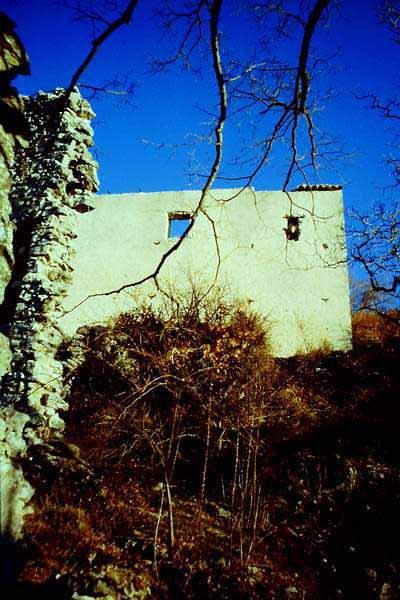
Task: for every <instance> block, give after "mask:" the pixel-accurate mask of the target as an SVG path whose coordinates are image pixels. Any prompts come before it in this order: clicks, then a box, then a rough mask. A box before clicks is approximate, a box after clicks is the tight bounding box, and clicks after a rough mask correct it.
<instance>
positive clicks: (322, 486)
mask: <svg viewBox="0 0 400 600" xmlns="http://www.w3.org/2000/svg"><path fill="white" fill-rule="evenodd" d="M192 300H193V299H192ZM354 332H355V348H354V350H353V351H352V352H349V353H348V354H347V355H345V354H341V353H332V352H331V353H327V352H321V353H318V352H317V353H313V354H312V355H309V356H306V357H304V356H298V357H294V358H292V359H286V360H283V359H280V360H279V359H273V358H272V357H271V356H270V354H269V352H268V340H267V336H266V334H265V329H264V326H263V323H261V321H260V319H259V318H258V317H257V316H255V315H252V314H249V313H248V312H246V311H244V310H243V309H242V308H241V307H238V306H226V305H224V304H223V303H218V304H216V305H213V306H211V305H210V304H208V307H207V308H204V307H203V308H202V309H200V308H199V305H198V303H197V302H195V301H192V302H189V303H188V304H187V305H186V306H185V307H182V306H179V307H177V308H176V309H175V310H171V312H170V314H169V315H168V316H167V317H165V316H164V317H163V316H161V314H157V313H156V312H154V311H153V310H151V309H149V308H144V309H141V310H138V311H136V312H133V313H130V314H126V315H123V316H121V317H120V318H118V319H117V320H116V321H115V322H114V323H112V324H110V325H108V326H107V327H94V328H91V329H87V330H86V332H85V336H84V337H85V343H84V345H85V357H86V358H85V361H84V363H83V364H82V365H81V366H80V367H78V368H77V370H76V373H75V379H74V383H73V386H72V388H71V391H70V395H69V405H70V409H69V411H68V413H67V414H66V415H65V418H66V422H67V429H66V436H65V439H64V441H63V442H57V443H56V442H54V444H53V453H52V456H53V458H52V460H51V461H50V460H49V458H48V456H49V454H48V453H46V450H45V449H43V451H39V450H37V451H36V452H37V454H36V455H35V456H32V457H30V458H31V460H30V461H29V465H30V466H29V472H30V477H31V478H32V480H33V481H34V484H35V487H38V488H39V490H40V491H39V493H38V494H37V495H36V513H35V515H33V516H32V517H30V518H29V520H28V522H27V533H28V536H29V539H30V543H29V547H28V550H27V560H26V565H25V568H24V570H23V571H22V573H21V579H23V580H24V581H31V582H36V583H41V582H45V581H50V580H52V578H54V576H55V575H56V574H61V576H62V577H64V578H69V579H70V580H72V581H74V582H75V584H74V585H75V587H76V589H77V590H78V591H79V592H80V593H86V594H90V593H92V592H93V590H94V583H93V581H94V579H93V578H92V580H90V578H88V577H87V576H84V574H85V573H86V574H87V573H88V572H92V573H99V572H101V571H102V572H104V570H105V569H106V570H107V569H111V568H112V567H113V568H115V569H117V570H118V569H119V570H120V571H121V570H125V571H124V573H129V578H130V579H129V581H130V582H133V585H134V586H135V589H137V590H140V589H141V588H144V587H145V586H147V585H149V587H150V588H151V590H152V591H151V597H152V598H177V599H179V598H204V597H207V598H218V599H224V598H226V599H229V600H232V599H235V598H237V599H239V598H242V599H245V598H246V599H247V598H266V597H268V598H287V597H289V598H307V599H309V598H327V599H329V598H355V597H360V598H379V595H380V593H381V591H382V588H383V587H384V586H386V587H384V590H386V591H387V593H388V594H389V595H388V596H387V597H388V598H390V597H393V598H395V597H398V596H397V593H398V591H399V589H400V588H399V587H398V586H399V583H400V579H399V558H398V550H397V546H398V539H399V533H400V531H399V511H398V501H399V498H400V482H399V481H400V480H399V459H398V455H397V437H398V435H397V428H398V416H399V408H398V397H399V382H398V375H397V373H398V357H399V346H400V328H399V327H398V326H396V325H394V324H393V323H390V322H389V321H385V322H383V321H382V322H381V320H380V317H377V316H374V315H372V314H368V313H365V314H364V315H362V314H359V315H357V316H356V317H355V327H354ZM54 449H56V451H57V456H58V458H57V459H56V460H55V459H54ZM127 577H128V575H127ZM396 590H397V591H396ZM386 591H385V593H386ZM390 594H392V596H390ZM121 598H123V595H122V596H121Z"/></svg>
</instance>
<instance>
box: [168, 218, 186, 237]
mask: <svg viewBox="0 0 400 600" xmlns="http://www.w3.org/2000/svg"><path fill="white" fill-rule="evenodd" d="M191 222H192V216H191V215H190V214H189V213H172V214H169V215H168V237H169V238H181V237H183V236H184V235H185V233H186V231H187V230H188V227H189V226H190V224H191Z"/></svg>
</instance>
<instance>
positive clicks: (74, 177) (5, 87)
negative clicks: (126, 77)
mask: <svg viewBox="0 0 400 600" xmlns="http://www.w3.org/2000/svg"><path fill="white" fill-rule="evenodd" d="M0 24H1V26H2V33H1V38H0V50H1V56H0V76H1V80H0V81H1V85H2V88H1V92H2V98H1V115H0V116H1V125H0V148H1V153H0V161H1V162H0V169H1V171H0V193H1V198H0V199H1V213H0V219H1V220H0V227H1V230H0V231H1V242H0V244H1V245H0V294H1V295H0V299H1V301H2V304H1V312H0V315H1V317H0V326H1V348H2V352H1V368H2V371H3V373H4V372H6V373H5V374H4V376H3V378H2V388H1V389H2V398H1V408H0V442H1V450H0V452H1V456H0V477H1V489H0V493H1V502H2V504H1V528H2V534H3V535H4V536H7V535H8V536H10V537H11V538H18V537H19V536H20V535H21V532H22V525H23V518H24V514H26V512H27V511H29V507H28V503H29V500H30V498H31V496H32V494H33V490H32V489H31V486H30V485H29V483H28V482H27V481H26V480H25V478H24V475H23V473H22V470H21V467H20V466H19V459H20V458H21V457H22V456H23V455H24V454H25V453H26V451H27V447H28V446H29V445H31V444H44V443H45V442H46V440H48V439H49V438H51V437H52V436H54V435H57V432H60V431H61V430H62V428H63V422H62V420H61V418H60V416H59V411H60V410H61V409H63V408H66V405H65V402H64V400H63V394H64V383H63V364H62V363H61V362H60V360H59V359H58V358H57V357H56V352H57V349H58V347H59V345H60V341H61V339H62V334H61V333H60V332H59V329H58V325H57V318H58V316H59V310H60V308H59V307H60V302H61V301H62V298H63V296H64V295H65V294H66V290H67V287H68V285H69V282H70V279H71V270H72V267H71V266H70V261H71V257H72V253H73V249H72V246H71V243H70V242H71V239H72V238H74V236H75V235H76V234H75V232H74V230H75V228H76V227H75V220H76V215H77V211H84V210H86V209H87V207H88V206H89V205H90V203H91V202H92V196H93V194H94V192H95V191H96V190H97V187H98V180H97V175H96V168H97V164H96V163H95V161H94V160H93V158H92V156H91V154H90V153H89V151H88V148H89V147H90V146H91V145H92V133H93V132H92V129H91V127H90V119H92V118H93V116H94V114H93V112H92V110H91V109H90V107H89V105H88V103H87V102H86V101H85V100H83V99H82V98H81V96H80V94H79V93H78V92H77V91H73V92H72V93H71V95H70V96H69V98H68V102H67V103H66V104H65V100H64V90H61V89H60V90H55V92H54V93H51V94H47V93H43V92H39V93H38V94H37V95H36V96H34V97H32V98H28V97H20V96H18V95H17V93H16V91H15V90H14V88H12V86H11V81H12V79H13V78H14V77H15V75H16V74H18V73H25V74H26V73H28V72H29V66H28V60H27V57H26V54H25V52H24V50H23V48H22V45H21V43H20V40H19V38H18V36H17V35H16V34H15V33H14V31H13V23H12V22H11V21H10V20H9V19H8V18H7V17H6V16H5V15H2V16H1V20H0ZM10 117H12V118H10ZM1 374H2V373H0V375H1Z"/></svg>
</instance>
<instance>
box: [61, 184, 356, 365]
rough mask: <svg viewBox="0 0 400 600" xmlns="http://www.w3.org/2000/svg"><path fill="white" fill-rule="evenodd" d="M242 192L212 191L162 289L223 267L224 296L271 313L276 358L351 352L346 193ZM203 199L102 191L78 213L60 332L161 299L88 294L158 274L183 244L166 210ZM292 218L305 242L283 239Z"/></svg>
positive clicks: (207, 279) (141, 290)
mask: <svg viewBox="0 0 400 600" xmlns="http://www.w3.org/2000/svg"><path fill="white" fill-rule="evenodd" d="M238 192H239V190H214V191H213V192H212V197H211V196H210V197H209V199H208V200H207V202H206V204H205V214H200V215H199V216H198V218H197V220H196V224H195V226H194V228H193V230H192V231H191V232H190V235H189V237H188V238H187V239H184V241H183V243H182V245H181V247H180V248H179V250H178V251H177V252H176V253H174V254H173V255H171V256H170V258H169V259H168V260H167V262H166V264H165V265H164V266H163V269H162V272H161V275H160V279H159V281H160V284H161V286H162V288H163V289H166V290H169V291H171V289H172V290H174V289H175V291H176V290H182V289H185V288H187V287H188V286H190V282H191V281H194V282H195V283H196V284H197V285H200V286H202V287H207V285H209V284H210V283H212V282H213V281H214V278H215V276H216V271H217V267H218V264H219V271H218V277H217V285H218V286H219V287H222V288H224V290H225V293H226V295H227V297H230V298H232V297H238V298H240V299H241V300H243V301H244V302H245V303H246V304H249V305H250V306H251V308H252V309H254V310H255V311H257V312H259V313H261V314H262V315H264V316H265V317H266V319H267V321H268V323H269V328H270V336H271V344H272V349H273V352H274V354H275V355H277V356H290V355H293V354H296V353H298V352H304V351H309V350H312V349H314V348H318V347H320V346H321V345H323V344H325V343H328V344H329V345H330V346H331V347H332V348H333V349H337V350H346V349H349V348H350V346H351V321H350V302H349V285H348V273H347V264H346V250H345V238H344V223H343V204H342V193H341V191H340V190H335V191H297V192H290V193H284V192H254V191H253V190H252V189H247V190H245V191H242V192H240V193H238ZM199 197H200V192H198V191H184V192H158V193H147V194H145V193H140V194H119V195H107V196H97V198H96V201H95V210H93V211H91V212H88V213H86V214H82V215H80V216H79V219H78V224H77V231H76V233H77V237H76V239H75V240H74V241H73V242H72V243H73V244H74V249H75V251H76V254H75V258H74V262H73V269H74V271H73V280H72V283H71V286H70V288H69V292H68V296H67V298H66V300H65V301H64V304H63V308H64V310H65V313H66V314H64V316H63V317H62V318H60V319H59V323H58V324H59V326H60V327H61V329H62V330H63V331H64V332H65V333H66V334H67V335H71V334H73V333H74V331H75V330H76V329H77V328H79V327H80V326H81V325H85V324H90V323H101V322H104V321H105V320H106V319H107V318H109V317H111V316H113V315H116V314H118V313H120V312H122V311H125V310H129V308H131V307H132V306H134V305H135V304H136V303H137V302H141V301H143V300H146V301H148V302H150V303H153V304H154V303H159V302H160V294H157V293H156V289H155V286H154V283H148V284H145V285H142V286H140V287H137V288H130V289H128V290H125V291H123V292H120V293H119V294H111V295H108V296H101V295H100V296H96V297H93V298H88V299H86V298H87V297H88V296H90V295H92V294H102V293H107V292H110V291H111V290H115V289H117V288H119V287H120V286H123V285H125V284H127V283H130V282H134V281H136V280H138V279H140V278H142V277H145V276H146V275H148V274H150V273H151V272H152V271H154V269H155V268H156V266H157V264H158V262H159V260H160V258H161V256H162V255H163V254H164V253H165V252H166V251H167V250H168V249H169V248H170V247H171V246H172V245H173V244H174V242H176V238H172V239H171V238H168V215H169V214H171V213H177V212H180V211H183V212H188V213H190V212H192V211H193V210H194V209H195V207H196V206H197V203H198V200H199ZM290 214H291V215H293V216H297V217H300V237H299V239H298V241H288V240H287V239H286V234H285V231H284V229H285V227H286V226H287V219H286V218H285V217H286V215H290ZM211 220H212V222H213V223H214V226H215V232H216V236H214V230H213V227H212V222H211ZM217 244H218V249H217ZM218 255H219V258H218ZM85 299H86V300H85ZM82 301H84V302H83V303H82ZM78 304H79V306H76V305H78ZM74 307H75V308H74Z"/></svg>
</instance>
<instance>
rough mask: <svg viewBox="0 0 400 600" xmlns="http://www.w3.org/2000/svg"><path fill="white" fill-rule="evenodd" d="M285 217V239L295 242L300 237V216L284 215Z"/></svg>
mask: <svg viewBox="0 0 400 600" xmlns="http://www.w3.org/2000/svg"><path fill="white" fill-rule="evenodd" d="M285 219H287V227H286V228H285V229H284V231H285V233H286V239H287V240H291V241H294V242H297V240H298V239H299V237H300V217H293V216H292V215H286V217H285Z"/></svg>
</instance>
